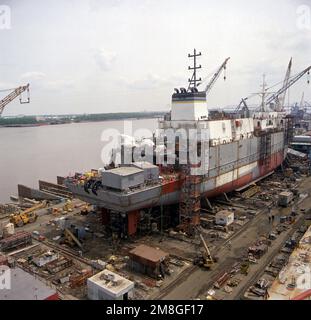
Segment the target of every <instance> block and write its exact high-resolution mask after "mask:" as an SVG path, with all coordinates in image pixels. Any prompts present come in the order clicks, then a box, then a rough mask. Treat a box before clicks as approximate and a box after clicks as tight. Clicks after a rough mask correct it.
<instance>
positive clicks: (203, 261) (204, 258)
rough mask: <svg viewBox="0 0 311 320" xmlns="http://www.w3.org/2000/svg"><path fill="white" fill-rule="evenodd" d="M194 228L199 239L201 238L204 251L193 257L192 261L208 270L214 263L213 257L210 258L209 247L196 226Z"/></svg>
mask: <svg viewBox="0 0 311 320" xmlns="http://www.w3.org/2000/svg"><path fill="white" fill-rule="evenodd" d="M196 230H197V232H198V233H199V237H200V240H201V242H202V244H203V247H204V250H205V252H204V253H199V254H198V255H197V256H196V257H195V259H194V261H193V263H194V264H195V265H198V266H200V267H204V268H206V269H208V270H210V269H211V268H212V266H213V265H214V263H215V262H214V259H213V258H212V255H211V253H210V251H209V248H208V246H207V244H206V242H205V240H204V238H203V236H202V234H201V232H200V231H199V229H198V228H196Z"/></svg>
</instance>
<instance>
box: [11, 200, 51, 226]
mask: <svg viewBox="0 0 311 320" xmlns="http://www.w3.org/2000/svg"><path fill="white" fill-rule="evenodd" d="M45 206H46V201H43V202H42V203H40V204H37V205H35V206H33V207H31V208H29V209H26V210H24V211H21V212H19V213H15V214H11V216H10V222H11V223H13V224H14V226H15V227H22V226H23V225H25V224H27V223H32V222H35V221H36V220H37V217H38V216H37V214H36V212H35V211H36V210H39V209H42V208H44V207H45Z"/></svg>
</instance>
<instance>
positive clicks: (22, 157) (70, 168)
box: [0, 119, 157, 203]
mask: <svg viewBox="0 0 311 320" xmlns="http://www.w3.org/2000/svg"><path fill="white" fill-rule="evenodd" d="M156 127H157V119H143V120H125V121H123V120H122V121H104V122H89V123H73V124H64V125H50V126H41V127H24V128H0V203H1V202H3V203H4V202H8V201H9V197H10V195H17V184H24V185H26V186H30V187H35V188H38V180H45V181H49V182H56V176H58V175H59V176H68V175H70V174H73V173H75V172H83V171H88V170H90V169H98V168H100V167H103V166H104V164H106V163H107V162H108V160H109V150H110V149H111V148H110V145H111V141H112V140H113V138H112V137H115V136H116V135H117V134H118V133H120V134H122V133H125V134H129V135H134V136H136V137H150V136H151V133H152V131H154V130H155V129H156ZM131 133H132V134H131ZM102 158H103V159H102Z"/></svg>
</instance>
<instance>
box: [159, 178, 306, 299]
mask: <svg viewBox="0 0 311 320" xmlns="http://www.w3.org/2000/svg"><path fill="white" fill-rule="evenodd" d="M310 192H311V177H308V178H306V179H305V180H304V181H303V182H302V183H301V185H300V187H299V193H300V194H303V193H308V194H310ZM310 207H311V198H310V197H306V198H305V199H304V200H303V202H302V203H301V204H300V205H299V208H310ZM290 210H291V208H290V207H289V208H282V209H279V208H275V209H274V210H273V214H274V215H275V223H274V224H275V225H276V224H277V223H278V222H277V221H278V217H279V216H283V215H286V214H288V213H289V212H290ZM297 223H299V221H298V222H297ZM272 228H273V225H272V224H271V223H269V219H268V214H267V210H266V208H263V210H262V212H261V213H259V214H257V216H256V217H255V218H254V219H253V220H251V221H250V223H249V224H248V227H247V228H246V229H245V230H244V231H243V232H241V233H240V234H238V235H237V236H236V237H235V238H234V239H232V240H231V244H232V247H231V250H229V248H228V247H227V246H223V247H222V248H221V249H220V250H218V251H217V256H218V258H219V261H218V263H217V264H216V265H215V266H214V269H213V270H211V271H207V270H203V269H200V268H195V270H193V271H192V272H191V273H190V274H189V275H188V277H185V279H181V282H180V283H178V285H176V287H174V288H172V289H171V290H170V291H169V292H165V293H164V294H160V295H158V296H156V297H153V298H155V299H163V300H182V299H197V298H200V299H204V298H205V297H206V295H207V291H208V290H209V289H210V288H212V286H213V283H214V282H215V281H216V279H217V277H218V276H219V274H220V273H221V272H224V271H228V270H230V269H231V267H232V265H233V264H234V263H235V262H236V261H239V260H241V258H242V257H243V255H245V253H246V252H247V248H248V247H249V246H250V245H252V244H253V243H254V241H256V239H258V237H260V236H261V235H264V234H268V233H269V232H270V231H271V230H272ZM292 232H293V231H292V228H289V230H287V231H286V232H283V233H282V234H281V235H280V236H279V237H278V238H277V239H276V240H275V241H274V242H273V245H272V247H270V248H269V251H268V253H266V255H264V257H263V258H262V259H260V260H259V263H258V264H257V265H256V266H255V267H254V268H252V270H251V272H250V273H249V275H248V276H247V277H245V276H243V275H241V277H242V278H243V277H245V278H244V279H243V282H242V283H240V288H236V289H235V290H234V291H233V292H232V294H230V295H228V296H227V297H226V298H228V299H236V298H240V297H241V294H242V292H243V290H244V289H247V285H248V283H249V282H250V279H252V278H254V274H257V273H259V272H260V271H261V270H262V269H264V268H265V266H266V265H267V264H268V263H269V262H270V260H271V258H272V257H273V256H274V255H275V254H276V253H277V252H278V250H279V249H280V247H281V246H282V245H283V243H284V242H285V241H286V240H287V239H288V237H289V236H290V234H291V233H292ZM243 284H244V285H243ZM245 287H246V288H245Z"/></svg>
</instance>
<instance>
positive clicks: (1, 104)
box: [0, 83, 30, 116]
mask: <svg viewBox="0 0 311 320" xmlns="http://www.w3.org/2000/svg"><path fill="white" fill-rule="evenodd" d="M24 91H27V94H28V98H27V100H26V101H22V96H21V94H22V93H23V92H24ZM18 96H20V97H19V102H20V103H21V104H23V103H29V102H30V97H29V83H28V84H27V85H26V86H21V87H18V88H15V89H14V90H13V91H12V92H11V93H10V94H8V95H7V96H6V97H4V98H3V99H2V100H0V116H1V115H2V112H3V110H4V108H5V107H6V105H7V104H9V103H10V102H11V101H13V100H14V99H15V98H17V97H18Z"/></svg>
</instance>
